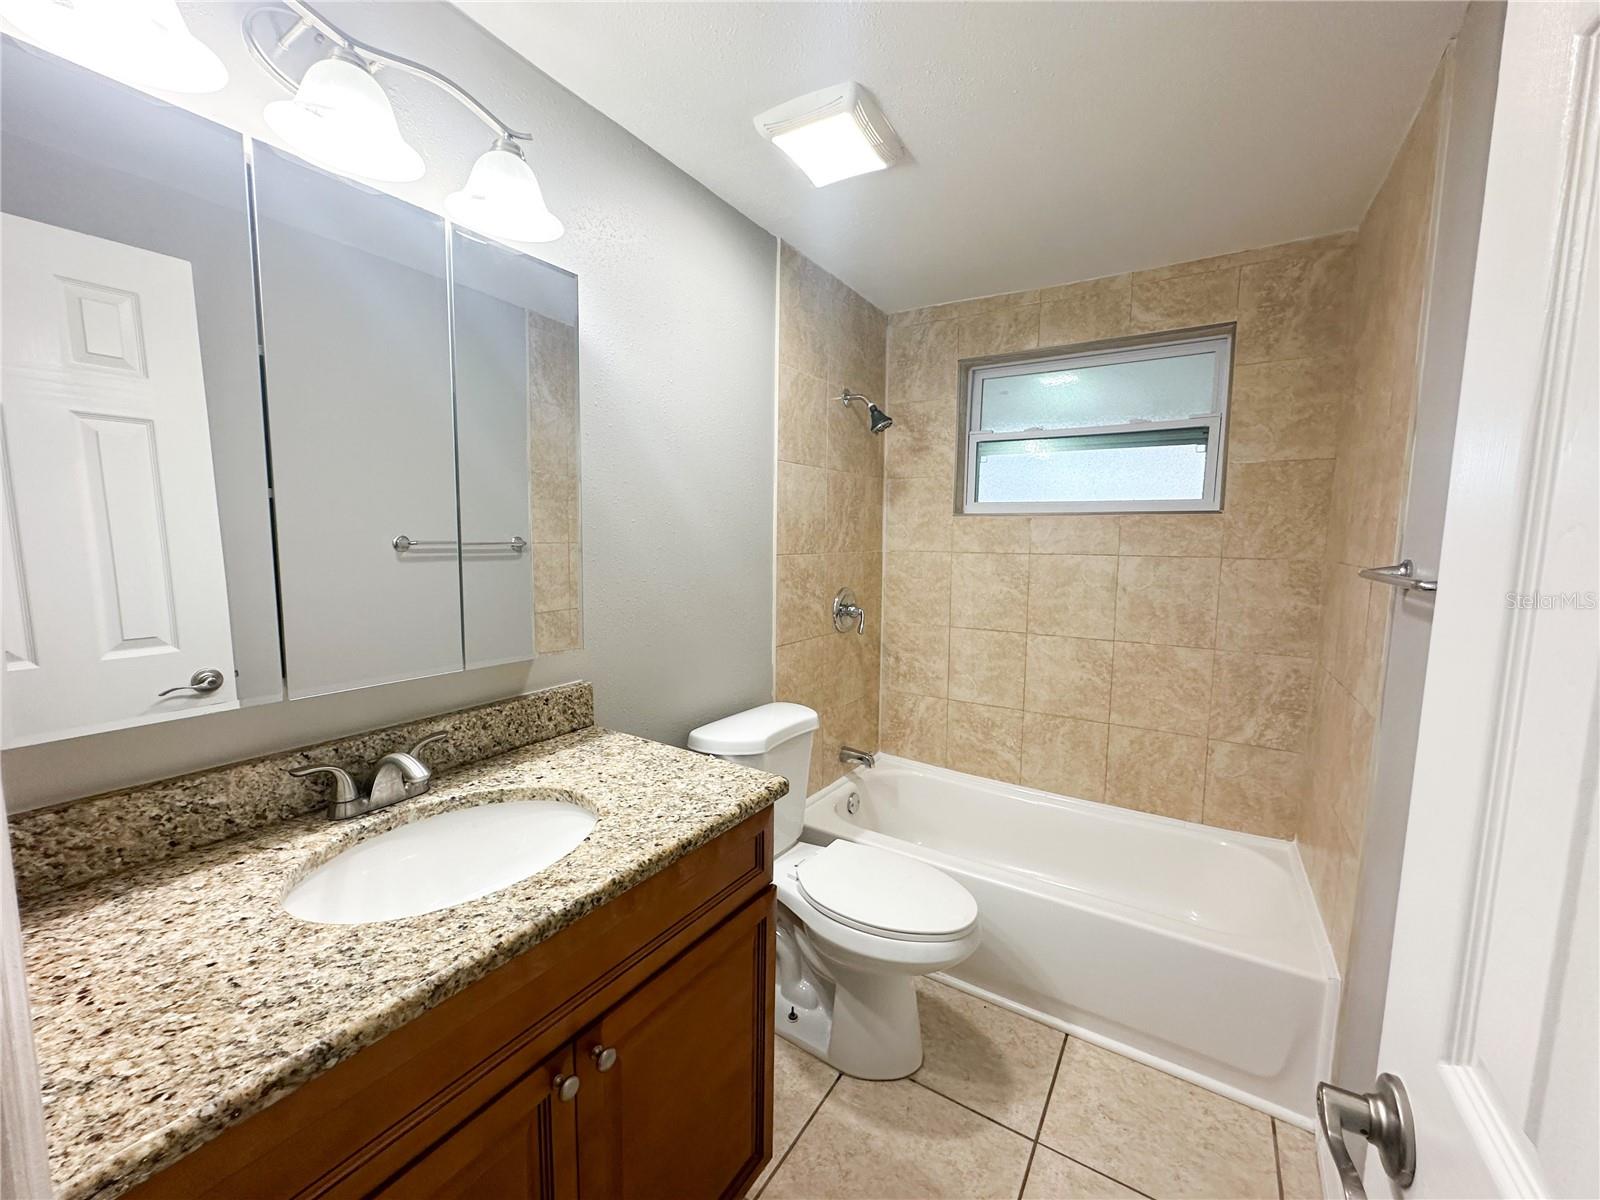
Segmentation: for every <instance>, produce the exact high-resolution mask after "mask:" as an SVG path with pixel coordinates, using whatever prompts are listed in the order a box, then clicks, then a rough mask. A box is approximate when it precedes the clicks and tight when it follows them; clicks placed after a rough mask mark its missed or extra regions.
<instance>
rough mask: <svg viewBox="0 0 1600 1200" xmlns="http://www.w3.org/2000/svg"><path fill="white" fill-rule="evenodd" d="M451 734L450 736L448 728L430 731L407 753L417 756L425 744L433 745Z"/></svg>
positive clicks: (413, 756)
mask: <svg viewBox="0 0 1600 1200" xmlns="http://www.w3.org/2000/svg"><path fill="white" fill-rule="evenodd" d="M449 736H450V731H449V730H448V729H440V730H438V731H437V732H435V733H430V734H429V735H428V736H427V737H425V738H423V739H422V740H421V741H420V742H418V743H417V744H416V745H415V746H413V747H411V749H410V750H408V751H407V753H408V754H410V755H411V757H412V758H416V757H417V754H418V752H419V751H421V749H422V748H423V747H424V746H431V745H433V743H434V742H442V741H444V740H445V739H446V738H448V737H449ZM419 761H420V760H419Z"/></svg>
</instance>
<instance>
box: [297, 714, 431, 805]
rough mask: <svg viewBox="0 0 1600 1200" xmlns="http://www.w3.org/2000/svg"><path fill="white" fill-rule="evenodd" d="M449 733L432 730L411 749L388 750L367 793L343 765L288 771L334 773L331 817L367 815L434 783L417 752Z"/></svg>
mask: <svg viewBox="0 0 1600 1200" xmlns="http://www.w3.org/2000/svg"><path fill="white" fill-rule="evenodd" d="M449 736H450V735H449V734H448V733H446V732H445V731H443V730H441V731H439V732H438V733H430V734H429V735H428V736H427V737H425V738H423V739H422V740H421V741H420V742H418V743H417V744H416V745H415V746H413V747H411V749H410V750H407V751H403V752H402V751H396V752H395V753H393V754H385V755H384V756H383V757H382V758H380V759H379V760H378V761H377V763H376V764H375V767H376V770H375V772H374V774H373V776H372V791H371V792H370V793H368V794H367V795H365V796H363V795H362V794H361V790H360V789H359V788H357V787H356V781H355V780H354V779H353V778H352V777H351V775H350V772H349V771H346V770H345V769H344V768H343V767H335V766H327V765H323V764H320V763H319V764H316V765H314V766H309V767H296V768H295V769H294V770H292V771H290V772H289V774H291V775H294V776H297V777H299V776H306V775H332V776H333V798H332V799H331V800H329V801H328V820H330V821H347V820H349V819H350V818H351V817H360V816H365V815H366V814H367V813H370V812H377V811H378V809H380V808H388V807H389V805H391V804H395V803H397V802H398V801H401V800H410V799H411V798H412V797H414V796H420V795H422V794H423V793H424V792H426V791H427V790H428V788H429V786H430V785H431V784H432V783H433V771H432V770H430V769H429V767H428V764H427V763H425V762H423V761H422V760H421V759H420V758H418V757H417V754H418V752H419V751H420V750H421V749H422V748H423V747H424V746H428V745H432V744H433V743H434V742H437V741H439V740H440V739H442V738H446V737H449Z"/></svg>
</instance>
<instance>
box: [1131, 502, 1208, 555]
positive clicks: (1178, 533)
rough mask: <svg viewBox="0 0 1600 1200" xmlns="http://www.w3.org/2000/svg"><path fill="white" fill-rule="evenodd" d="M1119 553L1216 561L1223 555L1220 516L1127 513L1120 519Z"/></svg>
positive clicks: (1206, 514) (1205, 514)
mask: <svg viewBox="0 0 1600 1200" xmlns="http://www.w3.org/2000/svg"><path fill="white" fill-rule="evenodd" d="M1117 532H1118V547H1119V548H1118V553H1119V554H1133V555H1148V556H1154V557H1183V558H1216V557H1217V556H1218V555H1220V554H1221V553H1222V514H1221V513H1128V514H1126V515H1124V516H1120V517H1118V518H1117Z"/></svg>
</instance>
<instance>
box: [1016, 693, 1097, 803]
mask: <svg viewBox="0 0 1600 1200" xmlns="http://www.w3.org/2000/svg"><path fill="white" fill-rule="evenodd" d="M1109 729H1110V726H1109V725H1103V724H1101V723H1100V722H1099V721H1079V720H1075V719H1074V718H1072V717H1056V716H1051V715H1049V714H1047V713H1033V712H1030V713H1024V714H1023V716H1022V783H1023V784H1024V785H1025V786H1027V787H1032V788H1039V789H1041V790H1042V791H1046V792H1058V793H1060V794H1061V795H1063V796H1076V797H1077V798H1078V799H1080V800H1101V799H1104V798H1105V780H1106V739H1107V733H1108V730H1109Z"/></svg>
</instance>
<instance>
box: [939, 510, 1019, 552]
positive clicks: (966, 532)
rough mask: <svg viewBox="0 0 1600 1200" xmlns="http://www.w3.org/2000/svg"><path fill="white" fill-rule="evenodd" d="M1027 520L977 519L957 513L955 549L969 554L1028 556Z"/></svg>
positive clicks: (954, 532) (1008, 518) (953, 537)
mask: <svg viewBox="0 0 1600 1200" xmlns="http://www.w3.org/2000/svg"><path fill="white" fill-rule="evenodd" d="M1028 541H1029V530H1028V518H1027V517H1013V516H1006V517H974V516H969V515H967V514H965V513H957V514H956V519H955V525H954V527H953V528H952V530H951V542H950V544H951V548H952V549H954V550H956V551H958V552H964V553H968V554H1026V553H1028Z"/></svg>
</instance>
